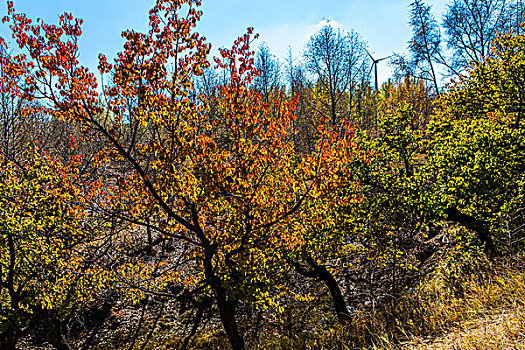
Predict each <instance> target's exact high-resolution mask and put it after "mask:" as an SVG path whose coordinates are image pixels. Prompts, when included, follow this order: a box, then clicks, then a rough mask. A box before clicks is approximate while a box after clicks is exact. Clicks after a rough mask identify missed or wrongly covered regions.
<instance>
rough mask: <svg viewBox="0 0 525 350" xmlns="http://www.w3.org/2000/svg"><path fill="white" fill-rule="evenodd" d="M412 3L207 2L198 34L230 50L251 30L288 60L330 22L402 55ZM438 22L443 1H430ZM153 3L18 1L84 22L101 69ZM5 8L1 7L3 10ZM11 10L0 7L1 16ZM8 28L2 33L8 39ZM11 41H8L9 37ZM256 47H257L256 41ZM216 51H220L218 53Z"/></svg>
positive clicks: (88, 46)
mask: <svg viewBox="0 0 525 350" xmlns="http://www.w3.org/2000/svg"><path fill="white" fill-rule="evenodd" d="M410 2H411V1H410V0H324V1H320V0H247V1H241V0H203V6H202V10H203V11H204V15H203V17H202V21H201V23H200V24H199V32H201V33H202V34H203V35H205V36H206V37H207V39H208V41H209V42H211V43H212V44H213V47H214V48H215V49H216V48H217V47H224V46H230V45H231V43H232V42H233V40H234V39H235V38H237V37H238V36H240V35H242V34H243V33H244V32H245V31H246V28H247V27H250V26H252V27H254V28H255V32H257V33H259V34H260V39H259V43H262V42H263V41H264V42H266V43H267V44H268V46H269V47H270V50H271V52H272V53H273V54H274V55H276V56H277V57H280V58H284V56H286V55H287V52H288V48H289V47H291V48H292V50H293V52H294V55H295V56H299V55H300V52H301V51H302V49H303V48H304V46H305V44H306V43H307V41H308V38H309V37H310V36H311V35H312V34H313V33H314V32H315V31H316V30H318V29H319V28H320V27H321V26H322V25H323V23H326V21H327V20H330V21H331V22H332V24H333V25H335V26H337V27H340V28H342V29H344V30H350V29H353V30H355V31H357V32H358V33H359V34H361V36H362V38H363V39H364V40H365V41H367V42H368V46H369V48H370V50H371V51H372V52H374V53H375V54H376V56H378V57H383V56H388V55H390V54H391V53H392V52H397V53H400V52H403V51H404V50H405V49H406V46H407V44H406V42H407V40H409V38H410V28H409V27H408V24H407V22H408V11H409V9H408V5H409V4H410ZM427 2H428V3H429V4H431V5H432V6H433V12H434V15H435V16H436V17H437V18H438V19H440V18H441V14H442V12H443V10H444V7H445V5H444V4H445V2H446V1H445V0H430V1H427ZM153 4H154V0H14V5H15V9H16V10H17V11H19V12H25V13H27V14H28V16H29V17H30V18H37V17H41V18H43V19H44V20H46V21H52V22H55V21H56V19H57V18H58V14H60V13H63V12H64V11H67V12H71V13H73V15H74V16H75V17H81V18H83V19H84V25H83V32H84V33H83V37H82V39H81V41H80V49H81V61H82V62H83V63H84V64H86V65H88V66H89V67H91V68H95V67H96V66H97V57H98V53H99V52H102V53H105V54H106V55H107V56H108V57H113V56H114V55H115V53H116V52H118V51H119V50H120V48H121V46H122V43H123V41H122V39H121V37H120V33H121V32H122V31H123V30H124V29H128V28H133V29H136V30H145V29H146V26H147V13H148V11H149V9H150V8H151V7H152V5H153ZM0 8H1V7H0ZM6 9H7V6H6V5H4V6H3V8H1V12H0V13H2V14H4V13H5V12H6ZM8 33H9V32H8V30H7V28H6V27H5V25H4V26H3V27H2V28H0V35H2V36H4V37H7V35H8ZM9 38H10V37H9ZM256 45H258V43H256ZM213 52H216V51H215V50H214V51H213ZM379 73H380V81H384V80H386V79H387V78H388V76H389V75H390V73H391V72H390V69H389V68H388V67H387V65H386V64H384V65H383V66H380V67H379Z"/></svg>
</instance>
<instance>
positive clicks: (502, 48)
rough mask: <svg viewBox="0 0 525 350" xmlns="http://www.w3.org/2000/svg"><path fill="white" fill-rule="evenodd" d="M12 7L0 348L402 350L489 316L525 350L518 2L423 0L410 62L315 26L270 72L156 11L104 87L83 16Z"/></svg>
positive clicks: (106, 70) (417, 6)
mask: <svg viewBox="0 0 525 350" xmlns="http://www.w3.org/2000/svg"><path fill="white" fill-rule="evenodd" d="M7 4H8V13H7V15H6V16H5V17H4V18H3V19H2V22H4V23H6V24H7V25H9V26H10V28H11V32H12V39H13V44H14V43H16V45H14V46H13V47H9V46H8V45H7V42H6V39H4V38H0V349H5V350H13V349H58V350H62V349H130V350H132V349H163V348H165V349H234V350H242V349H367V348H370V349H372V348H374V349H377V348H392V349H394V348H408V345H407V344H408V343H407V342H409V341H412V340H413V339H415V338H416V337H436V336H439V335H442V334H445V333H446V331H447V330H448V329H449V328H451V327H455V326H459V325H461V324H462V322H464V321H466V320H469V319H470V318H469V317H472V316H473V315H474V314H475V315H478V316H479V315H486V313H484V312H487V314H488V311H487V310H492V311H491V312H494V310H499V309H503V308H505V309H506V310H510V309H512V310H517V311H516V312H517V313H518V318H517V319H518V320H521V321H519V322H521V323H519V326H516V327H509V328H513V329H515V332H521V333H516V334H518V335H516V336H515V337H514V336H512V337H511V336H509V339H515V341H516V344H519V343H522V344H523V343H525V321H523V320H525V313H522V311H523V300H525V274H524V273H523V267H524V266H525V265H524V264H523V262H524V261H525V258H524V257H523V253H524V251H525V131H524V127H523V124H524V121H523V118H524V116H525V115H524V113H525V29H524V28H525V24H522V22H523V21H525V18H524V15H525V5H522V2H521V1H506V0H451V1H450V2H449V3H448V5H447V7H446V11H445V14H444V16H443V18H435V17H434V15H433V14H432V8H431V6H429V5H428V4H426V3H425V2H423V1H422V0H414V1H413V2H412V3H411V4H410V6H409V8H408V15H409V18H410V20H409V24H410V27H411V29H412V37H411V38H410V41H409V42H408V51H407V52H408V53H407V54H406V55H404V56H403V55H394V56H392V57H388V58H384V57H373V55H372V53H371V52H370V50H369V49H368V46H367V43H366V42H365V41H364V40H363V39H362V38H361V36H360V35H359V34H358V33H356V32H353V31H351V32H345V31H342V30H338V29H336V28H334V27H332V26H330V25H327V26H325V27H323V28H321V29H320V30H319V31H318V32H317V33H315V34H313V35H312V37H311V38H310V40H309V42H308V44H307V46H306V47H305V49H304V51H303V52H302V53H301V54H300V55H299V56H298V57H293V56H292V54H290V56H289V57H288V58H287V59H286V60H285V61H283V62H280V61H279V60H278V59H277V58H276V57H275V56H273V55H272V53H271V52H270V50H269V48H268V47H267V46H266V45H264V44H263V45H261V44H259V43H258V42H257V40H256V39H257V35H256V34H255V33H254V29H252V28H248V29H247V32H246V34H244V35H243V36H242V37H240V38H238V39H236V40H235V41H234V43H233V46H232V47H231V48H229V49H220V50H219V51H220V57H210V55H209V52H210V49H211V45H210V44H209V43H207V42H206V41H205V39H204V38H203V37H202V36H201V35H200V34H198V33H197V32H196V31H195V27H196V25H197V23H198V22H199V20H200V17H201V15H202V12H201V11H200V10H199V6H200V4H201V1H199V0H157V1H156V3H155V6H154V7H153V8H152V9H151V11H150V12H149V14H144V16H149V17H148V18H149V27H148V30H147V32H144V33H141V32H137V31H134V30H127V31H124V32H123V34H122V36H123V37H124V39H125V44H124V46H123V48H122V51H121V52H120V53H119V54H118V55H117V57H116V58H115V59H114V61H112V62H110V60H108V59H107V58H106V57H105V56H104V55H102V54H101V55H99V65H98V71H97V72H91V71H90V70H89V69H88V68H86V67H85V66H82V64H81V63H80V62H79V48H78V45H77V44H78V40H79V38H80V37H81V35H82V29H81V26H82V20H81V19H76V18H74V17H73V16H72V15H70V14H68V13H65V14H63V15H61V16H60V19H59V21H58V23H56V24H48V23H45V22H44V21H42V20H36V21H35V20H31V19H30V18H29V17H28V16H27V15H26V14H23V13H19V12H17V11H16V10H15V7H14V4H13V2H11V1H8V2H7ZM370 6H373V4H372V3H371V4H370ZM387 59H389V60H390V62H391V64H392V65H393V66H394V67H395V75H394V77H392V79H390V80H389V81H388V82H387V83H384V84H382V85H379V84H378V81H377V65H378V64H387ZM473 310H477V311H473ZM482 312H483V313H482ZM516 322H518V321H516ZM513 337H514V338H513ZM472 348H474V347H472ZM502 348H504V347H502ZM509 348H510V347H509ZM494 349H496V348H494Z"/></svg>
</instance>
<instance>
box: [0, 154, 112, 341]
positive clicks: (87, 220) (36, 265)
mask: <svg viewBox="0 0 525 350" xmlns="http://www.w3.org/2000/svg"><path fill="white" fill-rule="evenodd" d="M20 158H22V159H19V160H18V161H16V162H13V161H10V160H8V159H5V158H4V155H3V154H0V160H1V162H0V193H1V195H0V201H1V205H0V208H1V209H0V229H1V232H0V243H1V244H0V305H1V311H0V345H1V347H2V348H3V349H15V347H16V343H17V341H18V340H20V338H21V337H22V336H23V335H27V334H30V333H31V332H32V331H33V330H34V329H35V327H36V326H38V325H42V324H43V323H46V324H47V325H48V327H49V330H50V333H49V334H48V335H47V337H48V339H47V340H48V341H49V342H51V343H52V344H53V345H54V346H55V347H57V349H68V348H69V347H68V345H67V341H66V340H65V339H64V336H63V334H64V330H63V327H62V326H63V325H62V322H63V321H65V320H67V319H68V317H69V314H70V312H71V310H72V309H73V308H74V307H75V306H79V305H83V304H85V303H86V302H88V301H90V300H91V299H92V298H93V297H94V295H95V294H96V292H97V290H98V289H100V288H101V287H102V284H100V283H99V282H100V281H101V279H100V278H98V277H97V275H99V274H100V272H101V271H100V269H98V268H97V265H96V264H94V263H93V262H92V261H90V255H89V253H88V251H87V250H86V244H87V243H89V242H91V241H92V239H93V238H94V237H95V236H96V235H97V233H98V232H99V225H98V224H97V220H96V218H95V217H94V216H90V215H89V212H88V211H87V210H86V209H87V206H86V205H85V204H86V203H89V202H91V201H93V200H96V199H97V192H98V188H99V187H100V183H97V182H91V181H90V180H89V178H88V177H86V175H80V174H79V167H81V166H82V163H83V158H82V157H81V156H78V157H75V158H73V159H72V160H71V161H70V162H68V163H61V162H60V161H58V160H55V159H53V158H52V157H50V156H49V155H48V154H45V153H40V152H38V150H37V149H35V148H34V147H29V148H28V149H27V150H26V151H25V154H24V157H20Z"/></svg>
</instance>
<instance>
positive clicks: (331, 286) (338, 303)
mask: <svg viewBox="0 0 525 350" xmlns="http://www.w3.org/2000/svg"><path fill="white" fill-rule="evenodd" d="M306 262H307V263H308V265H310V267H312V268H313V270H314V272H315V274H316V275H317V277H318V278H319V279H320V280H321V281H323V282H324V283H325V284H326V286H327V287H328V290H329V291H330V295H331V296H332V301H333V303H334V308H335V312H336V313H337V319H338V320H339V321H340V322H342V323H345V322H348V321H349V320H350V314H349V313H348V308H347V307H346V301H345V298H344V297H343V293H341V288H339V284H338V283H337V281H336V280H335V278H334V276H333V275H332V274H331V273H330V271H328V269H327V268H326V267H325V266H323V265H318V264H317V263H316V262H315V261H314V260H313V259H312V258H310V257H308V258H307V259H306Z"/></svg>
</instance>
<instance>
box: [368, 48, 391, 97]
mask: <svg viewBox="0 0 525 350" xmlns="http://www.w3.org/2000/svg"><path fill="white" fill-rule="evenodd" d="M365 51H366V53H367V54H368V56H370V58H371V59H372V67H370V71H369V72H368V75H370V72H372V69H374V75H375V88H376V92H377V91H378V90H379V87H378V85H377V64H378V63H379V62H381V61H384V60H387V59H389V58H390V57H392V56H393V55H390V56H387V57H383V58H378V59H375V58H374V57H373V56H372V55H371V54H370V52H368V50H366V49H365Z"/></svg>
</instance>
